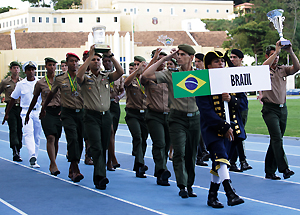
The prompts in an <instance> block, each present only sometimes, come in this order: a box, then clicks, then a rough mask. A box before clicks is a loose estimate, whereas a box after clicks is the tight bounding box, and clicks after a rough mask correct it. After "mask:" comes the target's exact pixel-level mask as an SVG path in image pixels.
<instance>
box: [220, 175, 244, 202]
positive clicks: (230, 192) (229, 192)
mask: <svg viewBox="0 0 300 215" xmlns="http://www.w3.org/2000/svg"><path fill="white" fill-rule="evenodd" d="M230 183H231V180H230V179H225V180H224V181H223V182H222V184H223V187H224V190H225V192H226V196H227V204H228V206H235V205H239V204H242V203H244V200H243V199H241V198H240V197H239V196H238V195H237V194H236V193H235V190H234V189H233V188H232V187H231V184H230Z"/></svg>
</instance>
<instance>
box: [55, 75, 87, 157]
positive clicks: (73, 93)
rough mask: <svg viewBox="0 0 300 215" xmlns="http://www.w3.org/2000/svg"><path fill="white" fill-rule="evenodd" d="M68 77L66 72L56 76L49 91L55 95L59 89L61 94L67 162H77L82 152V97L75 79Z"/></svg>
mask: <svg viewBox="0 0 300 215" xmlns="http://www.w3.org/2000/svg"><path fill="white" fill-rule="evenodd" d="M68 75H69V73H68V72H66V73H64V74H60V75H58V76H56V77H55V79H54V81H53V86H52V89H51V91H52V92H53V93H56V92H57V91H58V90H59V89H60V92H61V106H62V110H61V120H62V125H63V127H64V131H65V134H66V139H67V149H68V161H69V162H72V161H77V162H79V161H80V157H81V153H82V150H83V135H82V132H83V97H82V95H81V87H80V86H79V84H77V80H76V77H75V80H71V77H69V76H68ZM73 81H74V82H73ZM71 83H72V85H73V86H74V88H75V89H74V90H72V89H73V87H72V86H71Z"/></svg>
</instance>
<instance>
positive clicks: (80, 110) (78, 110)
mask: <svg viewBox="0 0 300 215" xmlns="http://www.w3.org/2000/svg"><path fill="white" fill-rule="evenodd" d="M62 110H65V111H69V112H75V113H79V112H82V110H83V109H73V108H66V107H62Z"/></svg>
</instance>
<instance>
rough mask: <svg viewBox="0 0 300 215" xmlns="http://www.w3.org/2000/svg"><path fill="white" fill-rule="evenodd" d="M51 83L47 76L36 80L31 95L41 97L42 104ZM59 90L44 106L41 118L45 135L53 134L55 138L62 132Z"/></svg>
mask: <svg viewBox="0 0 300 215" xmlns="http://www.w3.org/2000/svg"><path fill="white" fill-rule="evenodd" d="M52 85H53V83H50V81H49V79H48V77H47V76H45V77H43V78H42V79H41V80H39V81H38V82H36V84H35V87H34V91H33V95H35V96H37V97H38V96H39V95H40V94H41V97H42V105H43V104H44V102H45V100H46V98H47V96H48V94H49V92H50V90H51V88H52ZM60 112H61V106H60V91H58V92H57V93H56V94H55V95H54V97H53V98H52V100H51V101H50V103H49V104H48V106H47V107H46V115H45V117H43V118H42V119H41V124H42V128H43V131H44V134H45V136H46V137H47V136H48V135H54V136H55V138H56V139H59V138H60V136H61V132H62V122H61V120H60Z"/></svg>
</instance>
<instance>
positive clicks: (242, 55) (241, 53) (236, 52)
mask: <svg viewBox="0 0 300 215" xmlns="http://www.w3.org/2000/svg"><path fill="white" fill-rule="evenodd" d="M231 54H235V55H236V56H238V57H239V58H244V54H243V52H242V51H241V50H238V49H232V50H231Z"/></svg>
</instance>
